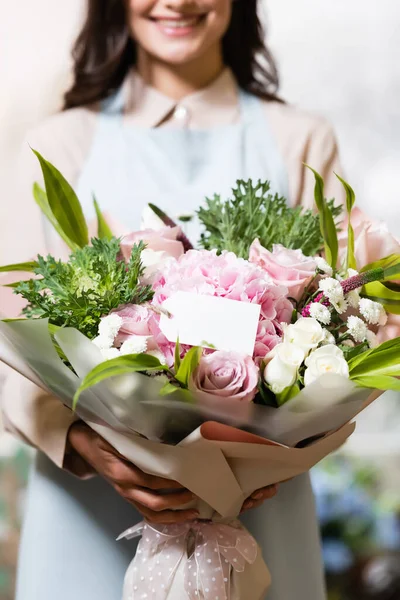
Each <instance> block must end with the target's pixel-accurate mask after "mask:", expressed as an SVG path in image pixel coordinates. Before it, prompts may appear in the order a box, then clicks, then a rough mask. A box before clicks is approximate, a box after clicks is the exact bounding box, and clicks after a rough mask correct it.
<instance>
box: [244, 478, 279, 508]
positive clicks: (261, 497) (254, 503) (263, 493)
mask: <svg viewBox="0 0 400 600" xmlns="http://www.w3.org/2000/svg"><path fill="white" fill-rule="evenodd" d="M278 489H279V485H278V484H275V485H269V486H268V487H265V488H262V489H261V490H257V491H255V492H254V493H253V494H252V495H251V496H250V497H249V498H247V500H246V502H245V503H244V504H243V507H242V512H244V511H246V510H250V509H251V508H258V507H259V506H261V504H264V502H265V500H269V499H270V498H273V497H274V496H276V494H277V493H278Z"/></svg>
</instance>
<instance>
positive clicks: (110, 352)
mask: <svg viewBox="0 0 400 600" xmlns="http://www.w3.org/2000/svg"><path fill="white" fill-rule="evenodd" d="M101 355H102V357H103V358H104V360H111V359H113V358H117V357H118V356H119V355H120V354H119V350H118V348H104V349H103V350H101Z"/></svg>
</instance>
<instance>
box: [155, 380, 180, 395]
mask: <svg viewBox="0 0 400 600" xmlns="http://www.w3.org/2000/svg"><path fill="white" fill-rule="evenodd" d="M178 390H180V391H181V392H182V391H183V390H181V389H180V388H178V387H176V385H173V384H172V383H170V382H169V381H167V383H166V384H165V385H164V386H163V387H162V388H161V390H160V396H168V395H169V394H174V393H175V392H177V391H178Z"/></svg>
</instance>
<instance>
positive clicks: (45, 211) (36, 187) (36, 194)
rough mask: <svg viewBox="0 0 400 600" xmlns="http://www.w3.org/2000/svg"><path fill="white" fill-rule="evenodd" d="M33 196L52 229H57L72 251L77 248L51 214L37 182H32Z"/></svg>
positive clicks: (47, 202)
mask: <svg viewBox="0 0 400 600" xmlns="http://www.w3.org/2000/svg"><path fill="white" fill-rule="evenodd" d="M33 197H34V199H35V202H36V204H37V205H38V206H39V208H40V210H41V211H42V213H43V214H44V216H45V217H46V218H47V219H48V220H49V222H50V223H51V225H52V226H53V227H54V229H55V230H56V231H57V233H58V235H59V236H60V237H61V239H62V240H64V242H65V243H66V244H67V246H68V247H69V248H70V249H71V250H72V251H74V250H77V249H78V248H79V246H78V245H77V244H75V243H74V242H72V241H71V240H70V239H69V237H68V236H67V235H66V234H65V233H64V230H63V229H62V227H60V225H59V224H58V221H57V219H56V218H55V216H54V215H53V211H52V210H51V208H50V204H49V201H48V198H47V194H46V192H45V191H44V189H43V188H41V187H40V185H39V184H38V183H34V184H33Z"/></svg>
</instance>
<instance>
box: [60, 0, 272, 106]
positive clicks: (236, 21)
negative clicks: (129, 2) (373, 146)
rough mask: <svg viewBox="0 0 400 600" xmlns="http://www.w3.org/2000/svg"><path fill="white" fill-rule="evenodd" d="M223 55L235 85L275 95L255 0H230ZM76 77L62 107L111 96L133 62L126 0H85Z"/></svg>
mask: <svg viewBox="0 0 400 600" xmlns="http://www.w3.org/2000/svg"><path fill="white" fill-rule="evenodd" d="M222 43H223V57H224V62H225V64H226V65H227V66H228V67H230V69H231V70H232V72H233V74H234V76H235V78H236V81H237V83H238V85H239V86H240V87H241V88H242V89H243V90H246V91H248V92H250V93H252V94H254V95H256V96H259V97H260V98H263V99H266V100H279V98H278V97H277V95H276V94H277V92H278V87H279V78H278V71H277V67H276V64H275V61H274V59H273V57H272V55H271V53H270V51H269V49H268V48H267V46H266V44H265V30H264V27H263V26H262V24H261V21H260V19H259V17H258V14H257V0H236V1H235V2H233V3H232V19H231V22H230V25H229V28H228V31H227V32H226V34H225V36H224V38H223V41H222ZM72 56H73V60H74V81H73V84H72V87H71V89H70V90H69V91H68V92H67V93H66V94H65V97H64V108H65V109H67V108H73V107H76V106H87V105H89V104H92V103H95V102H99V101H101V100H104V99H105V98H107V97H108V96H110V95H112V94H113V93H114V92H115V91H116V90H117V89H118V88H119V87H120V85H121V84H122V82H123V80H124V78H125V76H126V74H127V73H128V71H129V70H130V68H131V67H132V66H134V65H135V63H136V56H137V52H136V43H135V41H134V40H133V39H132V37H131V35H130V31H129V26H128V22H127V14H126V4H125V1H124V0H88V11H87V17H86V21H85V23H84V25H83V29H82V31H81V32H80V34H79V36H78V38H77V40H76V43H75V46H74V48H73V52H72Z"/></svg>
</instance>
